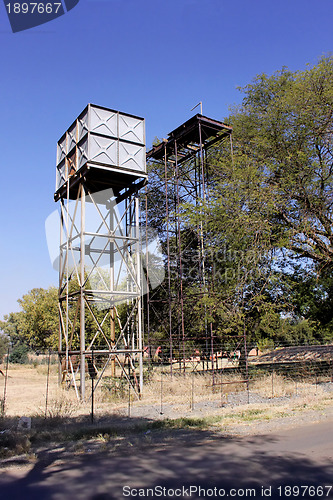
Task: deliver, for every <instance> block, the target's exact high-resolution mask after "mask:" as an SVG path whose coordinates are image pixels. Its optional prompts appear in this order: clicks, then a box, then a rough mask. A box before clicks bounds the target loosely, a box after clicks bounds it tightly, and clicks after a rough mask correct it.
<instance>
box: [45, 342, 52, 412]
mask: <svg viewBox="0 0 333 500" xmlns="http://www.w3.org/2000/svg"><path fill="white" fill-rule="evenodd" d="M50 362H51V351H49V357H48V361H47V377H46V395H45V418H47V405H48V401H49V380H50Z"/></svg>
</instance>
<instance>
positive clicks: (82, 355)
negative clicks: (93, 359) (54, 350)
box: [80, 184, 86, 400]
mask: <svg viewBox="0 0 333 500" xmlns="http://www.w3.org/2000/svg"><path fill="white" fill-rule="evenodd" d="M85 208H86V194H85V187H84V184H81V227H80V231H81V233H80V235H81V238H80V239H81V248H80V396H81V399H82V400H84V399H85V369H86V363H85V362H86V358H85V290H84V262H85V234H84V231H85V216H86V214H85Z"/></svg>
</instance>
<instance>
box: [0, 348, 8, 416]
mask: <svg viewBox="0 0 333 500" xmlns="http://www.w3.org/2000/svg"><path fill="white" fill-rule="evenodd" d="M8 363H9V346H8V350H7V359H6V373H5V386H4V388H3V401H2V408H1V410H2V416H3V417H4V416H5V414H6V397H7V380H8Z"/></svg>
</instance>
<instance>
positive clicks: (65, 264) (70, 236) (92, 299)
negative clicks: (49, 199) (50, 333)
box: [54, 104, 147, 399]
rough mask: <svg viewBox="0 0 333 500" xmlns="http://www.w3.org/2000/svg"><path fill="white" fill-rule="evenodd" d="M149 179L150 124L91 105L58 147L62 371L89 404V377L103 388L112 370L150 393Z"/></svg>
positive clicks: (57, 192) (57, 182) (62, 377)
mask: <svg viewBox="0 0 333 500" xmlns="http://www.w3.org/2000/svg"><path fill="white" fill-rule="evenodd" d="M146 180H147V173H146V161H145V126H144V120H143V119H142V118H139V117H137V116H133V115H128V114H125V113H120V112H118V111H114V110H111V109H108V108H104V107H100V106H96V105H91V104H89V105H88V106H87V107H86V108H85V110H84V111H83V112H82V113H81V114H80V115H79V117H78V118H77V119H76V120H75V121H74V123H73V124H72V125H71V126H70V127H69V128H68V130H67V131H66V132H65V134H64V135H63V136H62V137H61V139H60V140H59V141H58V149H57V181H56V192H55V195H54V198H55V201H60V205H61V215H60V217H61V223H60V226H61V227H60V252H59V318H60V321H59V349H58V351H59V365H60V367H61V369H60V372H59V373H60V376H61V380H62V381H66V380H67V382H68V383H70V384H71V385H73V386H74V388H75V390H76V393H77V396H78V397H80V398H81V399H84V398H85V394H86V390H85V382H86V376H87V374H89V375H90V377H91V378H93V379H95V380H96V381H95V387H96V386H97V384H98V383H99V381H100V380H101V379H102V377H103V375H104V374H105V373H106V371H107V369H108V370H109V369H110V370H111V376H115V375H116V374H117V373H118V374H121V375H122V376H124V377H125V378H126V379H127V380H128V382H129V384H131V386H132V387H133V389H134V390H135V391H136V393H137V394H140V393H141V392H142V337H143V333H142V304H141V297H142V273H141V256H140V253H141V246H140V245H141V242H140V228H139V199H138V191H139V189H140V188H141V187H142V186H144V184H145V183H146ZM137 367H138V370H137ZM137 372H138V373H137ZM78 382H79V383H78Z"/></svg>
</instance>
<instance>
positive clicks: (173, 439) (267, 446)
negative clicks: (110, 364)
mask: <svg viewBox="0 0 333 500" xmlns="http://www.w3.org/2000/svg"><path fill="white" fill-rule="evenodd" d="M178 382H179V381H178ZM280 382H281V381H280ZM206 385H207V384H204V385H203V387H204V388H205V389H203V390H202V391H199V388H198V389H197V391H196V392H195V394H194V397H193V392H191V390H190V389H191V384H190V385H189V386H187V387H182V388H181V390H180V389H179V383H178V385H177V386H176V387H174V386H170V387H169V388H167V387H166V388H165V390H164V391H163V392H162V396H163V398H162V400H161V398H160V396H161V394H160V393H159V392H158V391H157V387H159V382H158V381H157V385H156V386H155V387H154V386H153V387H152V388H151V389H149V390H151V391H152V393H153V394H152V395H149V390H148V389H147V398H146V399H145V400H143V401H134V399H133V401H130V404H129V402H126V400H122V401H118V402H112V403H110V401H106V400H105V398H103V397H102V396H101V395H100V396H99V397H98V398H97V401H96V416H95V424H94V429H95V431H96V432H94V433H93V435H92V436H91V437H87V435H85V436H83V437H82V438H76V439H75V440H64V441H61V439H59V437H58V438H57V439H56V440H52V439H51V441H50V439H48V440H45V442H43V441H37V442H36V443H35V444H34V443H32V445H31V446H29V449H28V451H26V452H25V453H23V454H20V455H19V456H11V457H8V458H3V459H2V460H1V461H0V499H1V500H2V499H6V500H7V498H8V499H10V500H15V499H20V500H21V499H24V500H29V499H38V500H44V499H52V500H53V499H54V500H58V499H59V500H60V499H61V500H67V499H70V500H76V499H80V500H81V499H82V500H103V499H121V498H126V497H128V498H136V497H150V498H171V497H178V498H194V499H196V498H208V497H210V498H222V497H233V498H244V497H249V496H250V497H252V498H264V497H270V498H333V488H331V486H332V485H333V456H332V450H333V392H332V384H331V385H330V384H325V385H323V386H322V387H320V386H317V387H315V388H314V387H312V386H311V387H310V386H305V387H303V389H304V391H302V390H301V388H299V389H298V393H297V395H295V394H293V393H292V392H290V391H289V389H288V388H286V387H285V386H283V387H282V385H281V387H280V388H278V386H277V384H275V386H274V387H275V391H276V397H274V398H272V397H270V396H271V390H270V387H268V388H267V387H261V388H257V390H256V392H255V391H254V390H253V391H252V392H250V394H247V393H246V391H244V390H243V389H244V388H240V389H239V390H238V391H236V392H234V393H233V392H232V391H231V390H230V392H229V394H228V395H227V396H226V397H224V395H223V397H221V394H220V393H213V392H209V391H207V387H206ZM2 388H3V386H2ZM253 389H254V388H253ZM259 389H260V390H259ZM0 390H1V387H0ZM181 394H183V397H179V396H181ZM45 396H46V367H44V366H43V367H37V368H29V367H12V368H11V371H10V378H9V379H8V386H7V402H8V406H7V408H8V414H9V415H11V416H12V419H11V422H12V425H15V421H16V420H17V417H18V416H20V415H29V414H30V415H32V426H33V427H34V421H35V420H36V419H37V417H36V415H39V418H40V415H43V412H44V411H45ZM176 396H177V397H176ZM248 403H249V404H248ZM48 405H49V409H50V410H51V411H52V412H54V413H56V412H58V413H59V414H63V415H62V416H65V417H66V419H65V422H66V425H65V426H64V429H63V430H64V432H65V430H66V426H67V427H69V426H70V425H71V422H72V421H74V420H75V418H77V415H80V414H81V415H82V414H86V415H87V414H89V405H85V406H84V405H83V406H82V405H78V403H77V402H75V398H72V396H70V395H68V394H67V393H66V395H65V396H64V395H63V394H62V393H61V392H59V389H58V387H57V376H56V372H55V370H53V371H52V374H51V377H50V378H49V401H48ZM129 415H130V416H129ZM4 422H5V421H4ZM7 423H8V421H7ZM157 424H161V426H158V425H157ZM162 424H165V425H162ZM85 425H87V423H86V424H85ZM88 427H89V425H88ZM7 430H8V429H7ZM7 430H6V429H3V428H2V429H1V432H3V431H7ZM51 437H52V436H51ZM200 488H201V489H200Z"/></svg>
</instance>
